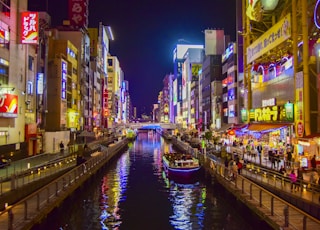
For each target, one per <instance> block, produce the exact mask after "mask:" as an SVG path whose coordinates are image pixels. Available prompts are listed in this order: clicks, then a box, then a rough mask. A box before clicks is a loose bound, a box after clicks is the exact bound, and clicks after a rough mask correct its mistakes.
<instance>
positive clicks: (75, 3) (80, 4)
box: [69, 0, 89, 27]
mask: <svg viewBox="0 0 320 230" xmlns="http://www.w3.org/2000/svg"><path fill="white" fill-rule="evenodd" d="M88 15H89V14H88V0H69V20H70V24H71V25H72V26H75V27H88Z"/></svg>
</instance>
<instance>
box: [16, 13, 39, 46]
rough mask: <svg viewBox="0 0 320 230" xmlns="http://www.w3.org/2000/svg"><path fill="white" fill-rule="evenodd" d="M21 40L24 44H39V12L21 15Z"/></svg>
mask: <svg viewBox="0 0 320 230" xmlns="http://www.w3.org/2000/svg"><path fill="white" fill-rule="evenodd" d="M20 34H21V38H20V41H21V43H22V44H38V41H39V16H38V12H22V13H21V33H20Z"/></svg>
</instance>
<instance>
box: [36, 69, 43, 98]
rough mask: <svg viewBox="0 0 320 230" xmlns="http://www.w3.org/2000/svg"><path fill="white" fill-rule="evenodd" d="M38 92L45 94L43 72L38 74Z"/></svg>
mask: <svg viewBox="0 0 320 230" xmlns="http://www.w3.org/2000/svg"><path fill="white" fill-rule="evenodd" d="M37 94H43V73H38V75H37Z"/></svg>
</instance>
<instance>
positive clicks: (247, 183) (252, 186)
mask: <svg viewBox="0 0 320 230" xmlns="http://www.w3.org/2000/svg"><path fill="white" fill-rule="evenodd" d="M210 160H211V161H212V162H213V163H214V165H215V167H214V169H213V170H215V174H216V175H217V176H219V177H220V178H221V179H223V180H225V181H228V182H229V183H232V184H233V185H234V188H235V189H238V190H240V191H241V194H242V195H247V196H249V200H251V201H254V202H256V203H257V202H258V204H259V207H260V208H262V207H263V208H264V211H263V212H264V213H265V214H267V213H266V209H267V211H269V213H270V215H271V216H277V218H276V219H277V220H278V221H280V222H281V223H282V226H284V227H288V226H290V227H291V228H293V229H300V227H298V226H301V225H302V227H303V228H302V229H320V220H318V219H316V218H315V217H313V216H311V215H310V214H308V213H306V212H304V211H302V210H301V209H299V208H296V207H295V206H294V205H292V204H290V203H288V202H287V201H285V200H283V199H281V198H279V197H278V196H276V195H274V194H273V193H272V192H269V191H268V190H267V189H265V188H263V187H261V186H260V185H258V184H256V183H255V182H254V181H251V180H250V179H248V178H246V177H244V176H241V175H237V180H234V181H232V180H231V178H230V177H229V175H230V174H231V173H232V170H231V169H229V168H226V167H225V166H224V165H223V164H222V163H219V162H217V161H214V160H212V159H210ZM243 172H245V171H243ZM239 181H240V183H239ZM257 190H258V192H256V193H254V192H253V191H257ZM275 202H277V205H275ZM275 207H278V208H277V209H276V208H275ZM279 207H281V208H280V210H281V211H279ZM290 213H297V217H301V219H299V218H298V219H299V220H298V221H297V219H292V218H291V219H290V218H289V214H290Z"/></svg>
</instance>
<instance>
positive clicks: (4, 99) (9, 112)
mask: <svg viewBox="0 0 320 230" xmlns="http://www.w3.org/2000/svg"><path fill="white" fill-rule="evenodd" d="M0 117H18V96H17V95H13V94H3V95H0Z"/></svg>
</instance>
